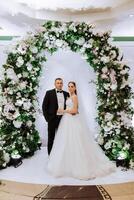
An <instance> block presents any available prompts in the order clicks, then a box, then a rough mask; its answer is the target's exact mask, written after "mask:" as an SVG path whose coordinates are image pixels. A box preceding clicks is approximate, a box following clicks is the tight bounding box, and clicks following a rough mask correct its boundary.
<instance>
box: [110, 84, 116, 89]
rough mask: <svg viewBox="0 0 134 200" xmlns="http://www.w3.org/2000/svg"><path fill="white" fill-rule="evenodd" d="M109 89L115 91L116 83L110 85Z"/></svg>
mask: <svg viewBox="0 0 134 200" xmlns="http://www.w3.org/2000/svg"><path fill="white" fill-rule="evenodd" d="M110 88H111V89H112V90H113V91H114V90H116V89H117V83H115V84H112V85H111V86H110Z"/></svg>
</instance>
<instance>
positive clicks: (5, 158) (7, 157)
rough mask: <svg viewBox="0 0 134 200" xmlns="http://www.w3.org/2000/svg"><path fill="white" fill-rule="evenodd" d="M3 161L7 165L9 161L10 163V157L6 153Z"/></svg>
mask: <svg viewBox="0 0 134 200" xmlns="http://www.w3.org/2000/svg"><path fill="white" fill-rule="evenodd" d="M3 156H4V161H5V162H6V163H8V162H9V161H10V156H9V154H8V153H4V155H3Z"/></svg>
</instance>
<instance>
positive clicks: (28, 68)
mask: <svg viewBox="0 0 134 200" xmlns="http://www.w3.org/2000/svg"><path fill="white" fill-rule="evenodd" d="M32 68H33V66H32V64H31V63H28V64H27V70H28V71H31V70H32Z"/></svg>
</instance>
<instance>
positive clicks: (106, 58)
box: [101, 56, 110, 63]
mask: <svg viewBox="0 0 134 200" xmlns="http://www.w3.org/2000/svg"><path fill="white" fill-rule="evenodd" d="M109 60H110V59H109V57H108V56H103V57H101V61H102V62H103V63H108V62H109Z"/></svg>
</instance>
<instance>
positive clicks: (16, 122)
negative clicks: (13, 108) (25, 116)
mask: <svg viewBox="0 0 134 200" xmlns="http://www.w3.org/2000/svg"><path fill="white" fill-rule="evenodd" d="M13 125H14V127H15V128H20V127H21V125H22V122H21V121H18V120H15V121H13Z"/></svg>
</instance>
